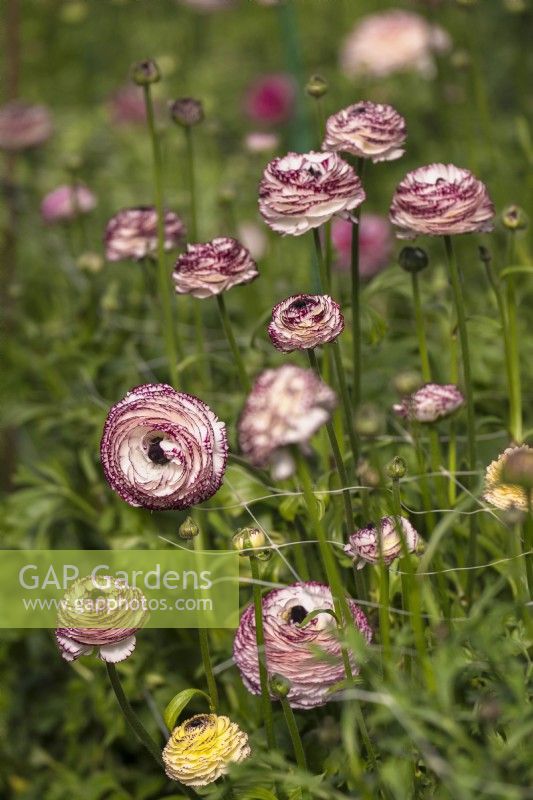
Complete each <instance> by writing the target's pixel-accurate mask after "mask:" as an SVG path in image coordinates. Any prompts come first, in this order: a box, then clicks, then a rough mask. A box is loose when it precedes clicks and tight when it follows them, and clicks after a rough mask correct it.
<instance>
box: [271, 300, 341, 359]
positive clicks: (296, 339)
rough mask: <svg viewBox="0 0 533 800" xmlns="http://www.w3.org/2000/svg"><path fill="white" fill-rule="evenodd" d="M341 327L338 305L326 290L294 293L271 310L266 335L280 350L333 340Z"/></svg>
mask: <svg viewBox="0 0 533 800" xmlns="http://www.w3.org/2000/svg"><path fill="white" fill-rule="evenodd" d="M343 330H344V317H343V315H342V312H341V309H340V306H339V304H338V303H336V302H335V300H333V299H332V298H331V297H330V296H329V295H327V294H295V295H293V296H292V297H287V299H286V300H282V301H281V303H278V304H277V306H274V309H273V311H272V321H271V323H270V325H269V326H268V335H269V336H270V340H271V342H272V344H273V345H274V347H275V348H276V349H277V350H281V351H282V352H283V353H292V351H293V350H311V349H312V348H313V347H318V346H319V345H321V344H326V343H327V342H333V341H335V339H336V338H337V336H339V335H340V334H341V333H342V332H343Z"/></svg>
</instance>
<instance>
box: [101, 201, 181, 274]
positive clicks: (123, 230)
mask: <svg viewBox="0 0 533 800" xmlns="http://www.w3.org/2000/svg"><path fill="white" fill-rule="evenodd" d="M164 228H165V240H164V241H165V250H167V251H168V250H175V249H177V248H178V247H179V246H180V244H181V243H182V242H183V239H184V237H185V226H184V224H183V222H182V221H181V219H180V218H179V217H178V215H177V214H174V213H173V212H172V211H165V226H164ZM104 239H105V249H106V258H107V260H108V261H125V260H129V259H132V260H134V261H139V260H141V259H142V258H147V257H148V256H153V255H155V253H156V251H157V211H156V210H155V208H154V207H153V206H138V207H137V208H124V209H122V211H119V212H118V213H117V214H115V215H114V216H113V217H111V219H110V220H109V222H108V223H107V227H106V230H105V237H104Z"/></svg>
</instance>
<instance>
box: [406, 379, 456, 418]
mask: <svg viewBox="0 0 533 800" xmlns="http://www.w3.org/2000/svg"><path fill="white" fill-rule="evenodd" d="M464 402H465V399H464V397H463V395H462V394H461V392H460V391H459V389H458V388H457V386H455V385H454V384H453V383H447V384H440V383H426V384H425V385H424V386H422V387H421V388H420V389H417V391H416V392H413V394H410V395H408V396H407V397H404V398H403V400H402V402H401V403H396V404H395V405H394V406H393V407H392V408H393V411H394V412H395V413H396V414H398V416H399V417H404V418H405V419H409V420H414V421H415V422H435V421H436V420H438V419H441V417H447V416H449V415H450V414H453V412H454V411H457V409H458V408H461V406H463V405H464Z"/></svg>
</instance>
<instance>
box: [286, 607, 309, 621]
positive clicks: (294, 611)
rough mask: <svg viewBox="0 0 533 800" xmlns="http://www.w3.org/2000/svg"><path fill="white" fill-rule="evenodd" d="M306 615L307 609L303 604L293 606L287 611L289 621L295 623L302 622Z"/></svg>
mask: <svg viewBox="0 0 533 800" xmlns="http://www.w3.org/2000/svg"><path fill="white" fill-rule="evenodd" d="M306 616H307V610H306V609H305V608H304V607H303V606H293V607H292V608H291V610H290V613H289V619H290V621H291V622H295V623H299V622H303V621H304V619H305V618H306Z"/></svg>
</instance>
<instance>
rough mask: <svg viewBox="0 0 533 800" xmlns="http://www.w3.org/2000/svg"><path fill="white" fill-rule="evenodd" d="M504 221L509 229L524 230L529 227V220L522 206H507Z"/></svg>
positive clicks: (503, 214) (503, 215)
mask: <svg viewBox="0 0 533 800" xmlns="http://www.w3.org/2000/svg"><path fill="white" fill-rule="evenodd" d="M502 222H503V225H504V227H505V228H507V230H508V231H523V230H525V228H527V224H528V220H527V217H526V214H525V212H524V210H523V209H522V208H520V206H515V205H512V206H507V208H505V209H504V210H503V213H502Z"/></svg>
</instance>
